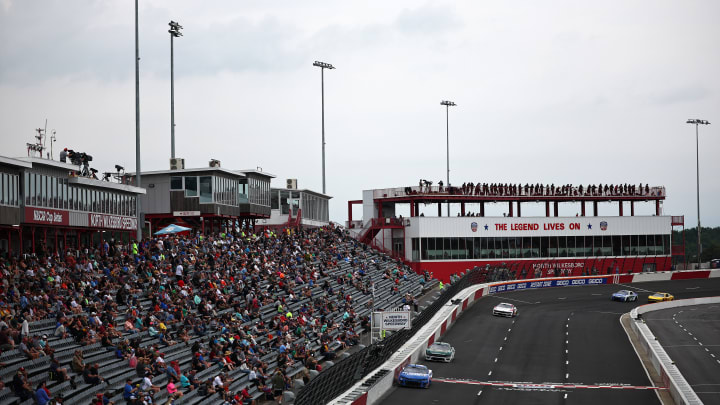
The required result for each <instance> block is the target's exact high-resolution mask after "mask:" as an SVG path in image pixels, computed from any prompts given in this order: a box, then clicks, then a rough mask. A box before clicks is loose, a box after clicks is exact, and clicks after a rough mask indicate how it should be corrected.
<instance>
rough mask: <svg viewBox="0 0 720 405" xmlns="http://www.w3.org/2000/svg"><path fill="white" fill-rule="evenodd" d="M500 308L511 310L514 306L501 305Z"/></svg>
mask: <svg viewBox="0 0 720 405" xmlns="http://www.w3.org/2000/svg"><path fill="white" fill-rule="evenodd" d="M498 308H503V309H510V308H512V304H500V305H498Z"/></svg>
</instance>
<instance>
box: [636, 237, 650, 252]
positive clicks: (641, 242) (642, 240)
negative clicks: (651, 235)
mask: <svg viewBox="0 0 720 405" xmlns="http://www.w3.org/2000/svg"><path fill="white" fill-rule="evenodd" d="M637 237H638V255H646V254H648V248H647V247H648V245H647V237H646V236H645V235H638V236H637Z"/></svg>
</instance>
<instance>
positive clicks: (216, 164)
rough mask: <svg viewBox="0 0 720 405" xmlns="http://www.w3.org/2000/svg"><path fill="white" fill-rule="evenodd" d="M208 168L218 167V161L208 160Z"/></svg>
mask: <svg viewBox="0 0 720 405" xmlns="http://www.w3.org/2000/svg"><path fill="white" fill-rule="evenodd" d="M210 167H220V161H219V160H217V159H210Z"/></svg>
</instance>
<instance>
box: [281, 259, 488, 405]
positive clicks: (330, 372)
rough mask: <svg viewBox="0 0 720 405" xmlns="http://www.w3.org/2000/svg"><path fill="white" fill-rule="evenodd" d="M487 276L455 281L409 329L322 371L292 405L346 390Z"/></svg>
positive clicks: (473, 273) (322, 400)
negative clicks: (457, 295)
mask: <svg viewBox="0 0 720 405" xmlns="http://www.w3.org/2000/svg"><path fill="white" fill-rule="evenodd" d="M487 275H488V272H487V271H486V270H485V269H473V270H470V271H468V272H467V273H466V274H465V275H464V276H462V277H461V278H459V279H458V280H457V281H456V282H454V283H452V284H451V285H450V286H447V287H445V288H444V289H443V291H442V293H441V294H440V296H439V297H438V298H437V299H436V300H435V301H434V302H433V303H432V304H430V305H429V306H428V307H427V308H425V309H424V310H423V311H422V312H420V314H419V315H418V316H416V317H415V319H413V321H412V327H411V328H410V329H404V330H401V331H398V332H396V333H394V334H392V335H391V336H389V337H387V338H385V339H383V340H381V341H379V342H376V343H374V344H372V345H370V346H367V347H365V348H364V349H362V350H360V351H359V352H357V353H354V354H353V355H351V356H349V357H347V358H345V359H343V360H341V361H339V362H338V363H337V364H335V365H333V366H332V367H330V368H328V369H326V370H324V371H323V372H322V373H320V374H319V375H318V376H317V377H315V378H314V379H312V380H311V381H310V382H309V383H308V384H307V385H306V386H305V387H303V388H302V389H301V390H300V392H299V393H298V395H297V397H296V399H295V405H318V404H322V405H324V404H327V403H328V402H330V401H331V400H332V399H333V398H335V397H336V396H338V395H340V394H342V393H343V392H345V391H347V390H348V389H349V388H350V387H352V386H353V385H354V384H355V383H357V382H358V381H359V380H361V379H363V378H364V377H366V376H367V375H368V374H369V373H371V372H373V371H374V370H375V369H376V368H378V367H379V366H380V365H382V364H383V363H385V362H386V361H387V360H388V359H389V358H390V356H392V354H393V353H395V352H396V351H398V350H399V349H400V347H401V346H402V345H403V344H405V343H406V342H407V341H408V340H410V339H411V338H412V337H413V336H414V335H415V334H416V333H417V332H418V330H420V328H422V327H423V326H425V324H426V323H427V322H428V321H429V320H430V319H432V317H433V316H434V315H435V314H436V313H437V312H438V310H440V309H441V308H442V307H443V306H444V305H445V304H446V303H447V302H448V301H450V299H451V298H452V297H454V296H455V295H456V294H457V293H458V292H460V291H462V290H463V289H465V288H467V287H469V286H471V285H474V284H480V283H483V282H485V281H486V278H487Z"/></svg>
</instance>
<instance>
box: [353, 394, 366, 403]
mask: <svg viewBox="0 0 720 405" xmlns="http://www.w3.org/2000/svg"><path fill="white" fill-rule="evenodd" d="M367 396H368V394H367V392H364V393H363V394H362V395H361V396H360V398H358V399H356V400H354V401H353V403H352V405H367Z"/></svg>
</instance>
